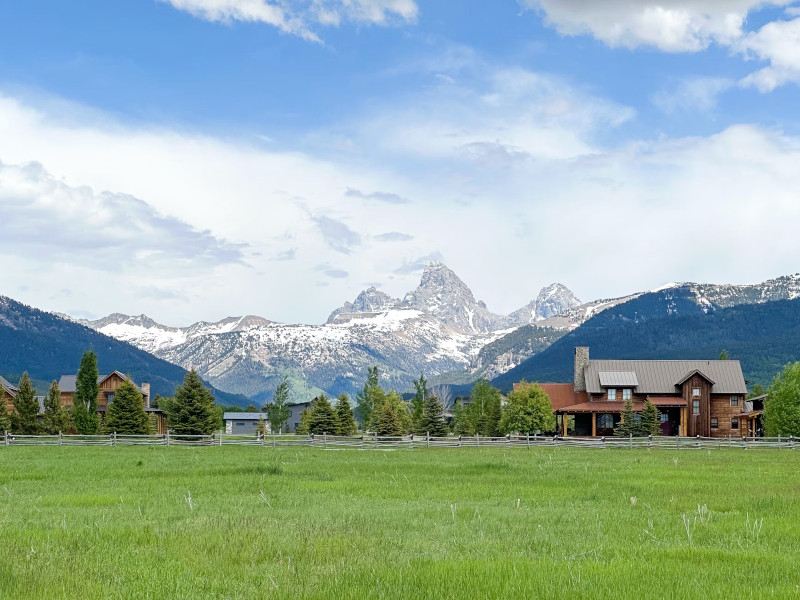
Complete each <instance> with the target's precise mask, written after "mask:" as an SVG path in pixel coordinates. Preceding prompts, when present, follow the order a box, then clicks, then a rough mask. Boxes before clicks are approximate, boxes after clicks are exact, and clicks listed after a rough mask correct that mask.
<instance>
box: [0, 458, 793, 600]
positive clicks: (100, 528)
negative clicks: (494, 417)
mask: <svg viewBox="0 0 800 600" xmlns="http://www.w3.org/2000/svg"><path fill="white" fill-rule="evenodd" d="M799 463H800V455H796V454H795V453H793V452H791V451H788V450H787V451H776V452H773V451H770V452H762V453H760V452H757V451H754V452H748V453H743V452H741V451H736V450H734V451H725V450H722V451H715V452H713V453H708V452H695V453H687V452H682V453H681V454H680V456H677V453H674V455H673V453H671V452H669V451H664V450H661V451H656V452H647V451H638V452H598V451H596V450H578V449H569V448H557V449H552V448H535V449H532V450H530V451H528V450H524V449H514V450H504V449H499V448H497V449H462V450H461V451H459V452H452V451H447V450H429V451H423V452H420V451H412V452H409V451H404V450H401V451H395V452H373V451H370V452H365V451H358V450H334V451H324V450H321V449H312V448H277V449H273V448H248V447H222V448H142V447H126V448H99V449H98V448H67V447H64V448H59V449H53V448H25V447H19V448H14V447H11V448H5V449H0V536H1V538H0V598H15V599H16V598H31V599H45V598H46V599H48V600H52V599H53V598H59V599H60V598H65V599H71V598H82V599H83V598H184V599H187V598H280V599H283V598H344V599H350V598H352V599H356V598H357V599H359V600H363V599H364V598H386V599H403V600H409V599H412V598H437V599H450V598H453V599H454V598H470V599H474V598H537V597H547V598H614V599H620V598H621V599H626V598H637V599H638V598H725V599H730V598H739V597H745V598H800V587H798V586H800V573H798V569H797V564H800V562H799V561H798V559H800V500H799V499H800V476H799V475H798V468H797V467H798V464H799Z"/></svg>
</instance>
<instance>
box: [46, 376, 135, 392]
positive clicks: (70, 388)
mask: <svg viewBox="0 0 800 600" xmlns="http://www.w3.org/2000/svg"><path fill="white" fill-rule="evenodd" d="M112 375H117V376H118V377H119V378H121V379H122V380H123V381H125V380H126V379H128V376H127V375H125V374H124V373H120V372H119V371H112V372H111V373H109V374H108V375H99V376H98V377H97V385H100V384H101V383H103V382H104V381H105V380H106V379H108V378H109V377H111V376H112ZM77 381H78V376H77V375H62V376H61V378H60V379H59V380H58V389H59V390H60V391H62V392H67V393H74V392H75V390H77V387H78V385H77ZM134 385H136V384H134ZM136 389H137V390H139V391H140V392H141V391H142V390H141V388H140V387H139V386H138V385H137V386H136Z"/></svg>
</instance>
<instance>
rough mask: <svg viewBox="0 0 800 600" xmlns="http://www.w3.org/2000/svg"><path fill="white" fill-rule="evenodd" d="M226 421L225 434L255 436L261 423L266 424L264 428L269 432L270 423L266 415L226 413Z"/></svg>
mask: <svg viewBox="0 0 800 600" xmlns="http://www.w3.org/2000/svg"><path fill="white" fill-rule="evenodd" d="M222 419H223V420H224V421H225V433H227V434H243V435H255V434H256V433H257V432H258V423H259V421H262V420H263V422H264V427H265V428H266V430H267V432H269V421H267V415H265V414H264V413H250V412H226V413H224V414H223V415H222Z"/></svg>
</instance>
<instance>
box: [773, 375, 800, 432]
mask: <svg viewBox="0 0 800 600" xmlns="http://www.w3.org/2000/svg"><path fill="white" fill-rule="evenodd" d="M764 433H765V434H766V435H768V436H770V437H775V436H778V435H794V436H800V362H796V363H794V364H788V365H786V366H785V367H784V369H783V372H782V373H779V374H778V375H776V376H775V379H774V381H773V382H772V385H771V386H769V389H768V390H767V398H766V399H765V400H764Z"/></svg>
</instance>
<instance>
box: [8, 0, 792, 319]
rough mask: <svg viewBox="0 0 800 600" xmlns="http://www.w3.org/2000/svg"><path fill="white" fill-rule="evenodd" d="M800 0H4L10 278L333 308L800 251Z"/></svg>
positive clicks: (765, 270) (81, 290)
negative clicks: (458, 281)
mask: <svg viewBox="0 0 800 600" xmlns="http://www.w3.org/2000/svg"><path fill="white" fill-rule="evenodd" d="M799 84H800V1H795V0H775V1H772V2H760V1H755V0H660V1H655V0H653V1H651V0H641V1H638V2H631V1H630V0H604V1H603V2H596V1H595V0H491V1H489V0H459V2H453V1H452V0H115V1H114V2H108V0H86V1H83V2H78V3H75V2H63V1H62V0H26V1H25V2H4V3H0V264H1V265H2V269H0V294H3V295H8V296H11V297H12V298H15V299H17V300H21V301H24V302H26V303H28V304H32V305H34V306H37V307H40V308H43V309H47V310H55V311H62V312H67V313H70V314H73V315H76V316H102V315H105V314H108V313H110V312H126V313H131V314H139V313H147V314H148V315H150V316H152V317H153V318H155V319H157V320H159V321H161V322H164V323H167V324H174V325H185V324H188V323H191V322H194V321H196V320H200V319H203V320H217V319H220V318H223V317H226V316H229V315H240V314H246V313H250V314H258V315H261V316H264V317H267V318H270V319H274V320H278V321H285V322H305V323H315V322H322V321H324V320H325V318H326V317H327V315H328V313H329V312H330V311H331V310H332V309H333V308H335V307H337V306H339V305H341V304H342V303H343V302H344V301H345V300H348V299H352V298H353V297H355V295H356V294H357V293H358V292H359V291H360V290H361V289H363V288H364V287H366V286H369V285H377V286H379V287H380V288H381V289H383V290H384V291H386V292H388V293H390V294H392V295H396V296H401V295H402V294H404V293H405V292H406V291H408V290H410V289H412V288H413V287H414V286H415V285H416V284H417V281H418V279H419V275H420V273H421V270H422V268H423V267H424V265H425V264H426V263H427V262H428V261H430V260H433V259H438V260H442V261H444V262H445V263H446V264H448V266H450V267H451V268H452V269H453V270H454V271H456V273H458V274H459V275H460V276H461V277H462V278H463V279H464V280H465V281H466V282H467V284H468V285H470V286H471V287H472V289H473V290H474V292H475V294H476V296H478V297H479V298H481V299H483V300H485V301H486V302H487V304H488V305H489V308H490V309H492V310H494V311H496V312H503V313H506V312H510V311H512V310H514V309H517V308H519V307H520V306H522V305H524V304H526V303H527V302H529V301H530V300H531V299H532V298H533V297H535V296H536V294H537V293H538V290H539V289H540V288H541V287H542V286H544V285H546V284H549V283H551V282H554V281H559V282H562V283H564V284H565V285H567V286H568V287H570V288H571V289H573V290H574V291H575V293H576V294H577V295H578V296H579V297H580V298H582V299H585V300H590V299H594V298H601V297H610V296H619V295H623V294H625V293H629V292H633V291H639V290H642V289H650V288H654V287H657V286H659V285H661V284H663V283H665V282H669V281H706V282H730V283H746V282H755V281H761V280H764V279H768V278H770V277H774V276H778V275H782V274H788V273H794V272H797V271H798V270H800V266H799V265H798V257H800V235H798V233H797V232H798V224H800V112H798V110H797V106H799V105H800V89H799V88H798V85H799Z"/></svg>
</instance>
